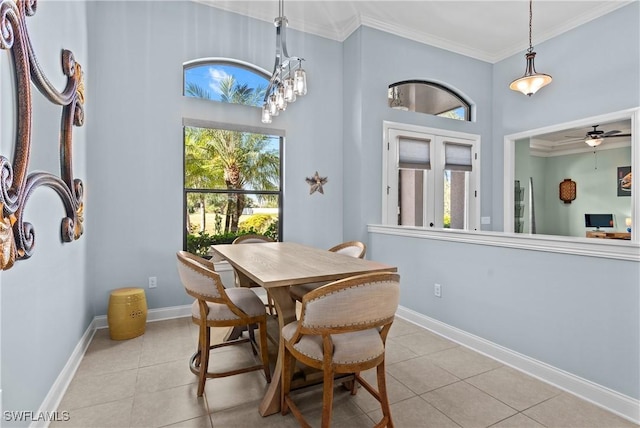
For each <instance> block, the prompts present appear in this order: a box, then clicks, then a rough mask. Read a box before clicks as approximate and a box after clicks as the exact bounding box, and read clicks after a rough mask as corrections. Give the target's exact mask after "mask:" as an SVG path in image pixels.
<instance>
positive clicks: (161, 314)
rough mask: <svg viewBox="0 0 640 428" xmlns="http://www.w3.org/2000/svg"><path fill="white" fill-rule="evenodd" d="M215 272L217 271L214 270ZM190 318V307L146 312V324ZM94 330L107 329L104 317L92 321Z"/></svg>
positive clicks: (173, 307)
mask: <svg viewBox="0 0 640 428" xmlns="http://www.w3.org/2000/svg"><path fill="white" fill-rule="evenodd" d="M216 270H217V269H216ZM190 316H191V305H182V306H170V307H168V308H159V309H149V310H148V311H147V322H148V323H149V322H155V321H163V320H169V319H173V318H184V317H190ZM93 323H94V324H95V326H94V327H95V328H96V329H100V328H107V327H109V324H108V322H107V316H106V315H98V316H96V317H95V318H94V319H93Z"/></svg>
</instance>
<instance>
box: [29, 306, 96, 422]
mask: <svg viewBox="0 0 640 428" xmlns="http://www.w3.org/2000/svg"><path fill="white" fill-rule="evenodd" d="M95 332H96V319H95V318H94V319H93V321H92V322H91V324H89V327H87V329H86V330H85V332H84V334H83V335H82V337H81V338H80V341H79V342H78V344H77V345H76V347H75V348H74V350H73V352H72V353H71V356H70V357H69V359H68V360H67V363H66V364H65V365H64V367H63V369H62V371H61V372H60V374H59V375H58V377H57V378H56V380H55V382H53V385H51V388H50V389H49V392H48V393H47V396H46V397H45V398H44V400H43V401H42V404H41V405H40V408H39V409H38V412H37V414H38V415H42V414H45V413H53V412H55V411H56V410H57V409H58V406H59V405H60V401H61V400H62V397H64V394H65V392H66V391H67V388H68V387H69V384H70V383H71V380H72V379H73V376H74V375H75V374H76V371H77V370H78V367H79V366H80V363H81V362H82V358H83V357H84V354H85V352H86V351H87V348H88V347H89V344H90V343H91V339H93V335H94V334H95ZM49 422H50V421H47V420H44V419H43V420H37V421H34V422H31V424H30V425H29V427H30V428H36V427H48V426H49Z"/></svg>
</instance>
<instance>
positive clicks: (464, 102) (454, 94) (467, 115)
mask: <svg viewBox="0 0 640 428" xmlns="http://www.w3.org/2000/svg"><path fill="white" fill-rule="evenodd" d="M408 84H414V85H425V86H430V87H432V88H435V89H437V90H440V91H443V92H445V93H447V94H448V95H451V96H452V97H453V98H455V99H456V100H458V101H459V102H460V104H461V105H462V106H463V107H464V108H465V114H464V119H463V121H464V122H471V121H472V120H473V119H472V106H471V103H470V102H469V101H467V100H466V98H465V97H464V96H463V95H461V94H459V93H458V92H456V91H454V90H453V89H451V88H449V87H447V86H445V85H443V84H441V83H437V82H433V81H430V80H420V79H410V80H403V81H400V82H395V83H392V84H390V85H389V89H393V88H396V87H398V86H402V85H408ZM390 108H392V107H390ZM411 111H414V112H416V113H421V114H428V115H430V116H436V117H443V116H440V115H441V114H443V113H446V112H441V113H439V114H433V113H426V112H423V111H416V110H411ZM454 120H455V119H454Z"/></svg>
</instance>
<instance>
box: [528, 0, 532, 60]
mask: <svg viewBox="0 0 640 428" xmlns="http://www.w3.org/2000/svg"><path fill="white" fill-rule="evenodd" d="M532 21H533V0H529V49H528V52H529V53H531V52H533V45H532V44H531V22H532Z"/></svg>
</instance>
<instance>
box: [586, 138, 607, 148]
mask: <svg viewBox="0 0 640 428" xmlns="http://www.w3.org/2000/svg"><path fill="white" fill-rule="evenodd" d="M603 141H604V139H603V138H586V139H585V140H584V142H585V143H587V144H588V145H589V146H591V147H597V146H599V145H600V144H601V143H602V142H603Z"/></svg>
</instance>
